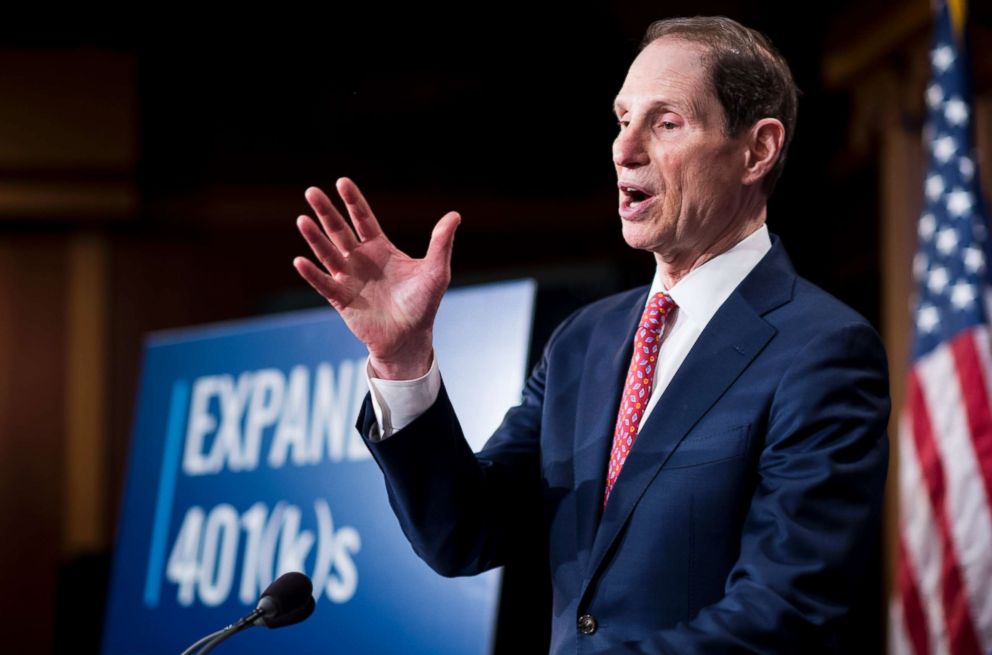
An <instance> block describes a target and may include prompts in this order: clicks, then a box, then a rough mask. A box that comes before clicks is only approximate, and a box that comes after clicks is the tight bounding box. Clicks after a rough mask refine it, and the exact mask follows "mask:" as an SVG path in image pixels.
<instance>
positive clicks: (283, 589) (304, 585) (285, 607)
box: [258, 571, 313, 621]
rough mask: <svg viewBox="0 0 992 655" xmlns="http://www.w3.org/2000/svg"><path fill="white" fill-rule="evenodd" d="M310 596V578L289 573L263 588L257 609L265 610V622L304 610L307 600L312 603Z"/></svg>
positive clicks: (311, 588)
mask: <svg viewBox="0 0 992 655" xmlns="http://www.w3.org/2000/svg"><path fill="white" fill-rule="evenodd" d="M311 594H313V583H312V582H310V578H308V577H307V576H305V575H303V574H302V573H299V572H296V571H291V572H289V573H284V574H282V575H280V576H279V577H278V578H276V579H275V581H273V583H272V584H270V585H269V586H268V587H266V588H265V591H263V592H262V599H261V600H260V601H259V602H258V608H259V609H262V610H265V618H266V619H267V620H268V619H275V618H278V617H280V616H283V615H285V614H288V613H289V612H294V611H296V610H299V609H302V608H305V607H306V605H307V600H310V601H313V596H312V595H311ZM311 611H312V610H311ZM304 618H306V617H304ZM300 620H301V621H302V620H303V619H300Z"/></svg>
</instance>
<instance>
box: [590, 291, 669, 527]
mask: <svg viewBox="0 0 992 655" xmlns="http://www.w3.org/2000/svg"><path fill="white" fill-rule="evenodd" d="M675 308H676V304H675V301H674V300H672V297H671V296H669V295H668V294H667V293H665V292H664V291H659V292H658V293H656V294H655V295H654V297H653V298H651V302H649V303H648V306H647V307H646V308H645V309H644V315H643V316H641V325H640V327H639V328H638V329H637V333H636V334H634V354H633V356H632V357H631V359H630V370H629V371H628V372H627V381H626V382H625V383H624V386H623V397H622V399H621V400H620V411H619V412H618V414H617V425H616V427H615V428H614V429H613V448H612V450H610V467H609V469H608V470H607V472H606V493H605V494H604V495H603V507H606V501H607V500H609V498H610V491H612V490H613V485H614V484H615V483H616V481H617V477H619V475H620V469H621V468H623V463H624V462H625V461H627V456H628V455H629V454H630V449H631V447H632V446H633V445H634V440H635V439H637V428H638V426H639V425H640V424H641V417H642V416H644V408H645V407H647V405H648V401H649V400H650V399H651V388H652V387H653V386H654V369H655V367H656V365H657V364H656V361H657V359H658V346H659V343H660V341H661V334H662V331H664V329H665V318H666V317H667V316H668V315H669V314H670V313H671V312H672V310H674V309H675Z"/></svg>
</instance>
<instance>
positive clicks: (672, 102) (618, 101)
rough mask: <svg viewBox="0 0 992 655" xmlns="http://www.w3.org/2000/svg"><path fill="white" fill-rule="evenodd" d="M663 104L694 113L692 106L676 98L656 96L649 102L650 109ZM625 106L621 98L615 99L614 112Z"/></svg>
mask: <svg viewBox="0 0 992 655" xmlns="http://www.w3.org/2000/svg"><path fill="white" fill-rule="evenodd" d="M662 105H665V106H668V107H673V108H675V109H678V110H679V111H683V112H690V113H694V112H693V110H692V108H691V107H690V106H688V105H685V104H683V103H681V102H678V101H676V100H669V99H667V98H656V99H654V100H652V101H651V102H649V103H648V109H654V108H655V107H658V106H662ZM624 106H626V105H625V103H624V102H623V101H622V100H621V99H620V98H616V99H615V100H614V101H613V113H614V114H615V113H616V112H617V110H619V109H620V108H621V107H624Z"/></svg>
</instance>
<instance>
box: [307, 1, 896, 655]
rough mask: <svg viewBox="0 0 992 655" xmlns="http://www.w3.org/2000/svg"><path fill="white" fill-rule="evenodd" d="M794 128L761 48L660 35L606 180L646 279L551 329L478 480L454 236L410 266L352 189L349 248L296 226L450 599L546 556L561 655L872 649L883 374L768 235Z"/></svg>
mask: <svg viewBox="0 0 992 655" xmlns="http://www.w3.org/2000/svg"><path fill="white" fill-rule="evenodd" d="M795 105H796V89H795V86H794V83H793V82H792V78H791V74H790V73H789V70H788V66H787V65H786V64H785V62H784V61H783V60H782V58H781V56H780V55H779V54H778V53H777V52H776V51H775V50H774V49H773V48H772V47H771V46H770V45H769V44H768V42H767V41H766V40H765V39H764V38H763V37H762V36H761V35H760V34H758V33H756V32H754V31H752V30H749V29H747V28H745V27H743V26H741V25H739V24H737V23H735V22H734V21H731V20H729V19H726V18H693V19H674V20H670V21H659V22H658V23H655V24H653V25H652V26H651V27H650V28H649V30H648V33H647V35H646V37H645V39H644V45H643V46H642V49H641V51H640V53H639V54H638V56H637V58H636V59H635V60H634V62H633V63H632V64H631V66H630V70H629V72H628V74H627V77H626V79H625V81H624V83H623V87H622V88H621V89H620V93H619V94H618V96H617V98H616V103H615V107H616V113H617V119H618V122H619V134H618V135H617V138H616V141H615V142H614V146H613V160H614V164H615V167H616V171H617V179H618V186H619V187H620V194H619V204H620V206H619V213H620V218H621V226H622V231H623V237H624V239H625V240H626V242H627V243H628V244H629V245H630V246H631V247H634V248H638V249H642V250H647V251H650V252H652V253H654V256H655V259H656V261H657V273H656V276H655V279H654V281H653V283H652V284H651V285H650V287H647V286H645V287H640V288H637V289H633V290H631V291H627V292H624V293H620V294H616V295H613V296H610V297H608V298H605V299H603V300H600V301H598V302H595V303H592V304H591V305H588V306H586V307H584V308H582V309H580V310H578V311H577V312H575V313H573V314H572V315H571V316H569V317H568V318H567V319H566V320H565V321H564V322H563V323H562V324H561V325H560V326H558V328H557V329H556V330H555V332H554V334H553V335H552V336H551V338H550V340H549V342H548V344H547V347H546V348H545V350H544V354H543V357H542V359H541V361H540V362H539V364H538V365H537V366H536V367H535V368H534V370H533V372H532V374H531V376H530V378H529V379H528V381H527V383H526V385H525V387H524V390H523V395H522V401H521V404H520V405H518V406H516V407H514V408H512V409H511V410H510V411H509V412H508V413H507V415H506V417H505V419H504V421H503V423H502V425H501V426H500V427H499V429H498V430H497V431H496V433H495V434H494V435H493V436H492V438H491V439H490V440H489V442H488V443H487V444H486V446H485V447H484V448H483V450H482V451H480V452H479V453H478V454H477V455H474V454H473V453H472V452H471V450H470V449H469V447H468V446H467V444H466V443H465V440H464V438H463V436H462V434H461V430H460V427H459V425H458V420H457V418H456V417H455V415H454V412H453V410H452V408H451V405H450V402H449V401H448V397H447V393H446V392H445V389H444V385H443V382H442V380H441V378H440V374H439V373H438V366H437V362H436V361H435V360H434V357H433V350H432V345H431V343H432V342H431V328H432V324H433V318H434V315H435V312H436V310H437V307H438V304H439V303H440V299H441V295H442V293H443V292H444V290H445V289H446V287H447V285H448V282H449V279H450V271H449V261H450V254H451V249H452V243H453V238H454V232H455V229H456V227H457V225H458V223H459V220H460V217H459V216H458V214H457V213H455V212H451V213H449V214H447V215H445V216H444V217H443V218H442V219H441V220H440V221H439V222H438V224H437V226H436V227H435V228H434V233H433V235H432V238H431V243H430V247H429V249H428V253H427V256H426V257H425V258H424V259H423V260H414V259H410V258H409V257H407V256H406V255H404V254H403V253H401V252H399V251H397V250H396V249H395V248H394V247H393V246H392V245H391V244H390V243H389V242H388V240H387V239H386V238H385V236H384V235H383V234H382V232H381V230H380V228H379V226H378V223H377V221H376V219H375V218H374V216H373V214H372V212H371V210H370V208H369V206H368V204H367V203H366V202H365V200H364V198H363V197H362V195H361V194H360V192H359V191H358V189H357V187H356V186H355V185H354V183H352V182H351V181H350V180H348V179H346V178H342V179H340V180H338V184H337V189H338V192H339V193H340V195H341V197H342V199H343V200H344V202H345V204H346V206H347V208H348V211H349V214H350V215H351V218H352V221H353V222H354V226H355V229H356V230H357V237H356V235H355V234H353V233H352V231H351V229H350V228H349V227H348V224H347V223H346V222H345V221H344V219H343V218H342V217H341V216H340V215H339V214H338V213H337V211H336V210H335V209H334V207H333V205H332V204H331V202H330V201H329V200H328V198H327V197H326V196H325V195H324V194H323V193H322V192H320V190H319V189H316V188H311V189H308V190H307V193H306V196H307V199H308V200H309V202H310V204H311V206H312V207H313V209H314V211H315V212H316V213H317V215H318V216H319V217H320V220H321V223H322V224H323V227H324V231H326V236H325V234H324V232H322V231H321V229H320V228H318V227H317V226H316V224H315V223H314V222H313V221H312V220H310V219H309V218H307V217H300V219H299V221H298V225H299V227H300V229H301V231H302V233H303V234H304V236H305V237H306V239H307V240H308V242H309V243H310V245H311V247H312V248H313V251H314V252H315V253H316V255H317V256H318V258H319V259H320V260H321V262H322V263H323V264H324V266H325V267H326V268H327V270H328V271H329V272H330V274H327V273H324V272H323V271H321V270H320V269H318V268H317V267H316V266H314V265H313V264H312V263H311V262H309V261H308V260H306V259H304V258H297V259H296V260H295V265H296V267H297V269H298V270H299V272H300V274H301V275H302V276H303V277H304V278H305V279H307V281H308V282H310V284H312V285H313V286H314V288H316V289H317V290H318V291H319V292H320V293H321V294H322V295H324V297H325V298H327V300H328V301H329V302H330V303H331V304H332V305H333V306H334V307H335V308H336V309H337V310H338V311H339V312H340V313H341V315H342V317H343V318H344V320H345V321H346V322H347V324H348V325H349V327H350V328H351V329H352V330H353V331H354V333H355V334H356V336H358V338H360V339H361V340H362V341H363V342H365V343H366V344H367V346H368V349H369V361H368V370H369V373H370V386H371V389H372V391H371V393H370V396H369V397H368V398H366V402H365V406H364V408H363V410H362V413H361V415H360V417H359V420H358V427H359V430H360V431H361V432H362V434H363V435H364V436H365V437H366V440H367V442H368V446H369V448H370V449H371V451H372V453H373V455H374V457H375V459H376V461H377V462H378V464H379V466H380V467H381V469H382V470H383V472H384V474H385V477H386V484H387V487H388V489H389V496H390V501H391V503H392V504H393V508H394V510H395V511H396V514H397V516H398V518H399V520H400V523H401V525H402V526H403V529H404V531H405V533H406V535H407V536H408V538H409V539H410V541H411V543H412V544H413V547H414V549H415V550H416V551H417V553H418V554H419V555H420V556H421V557H422V558H424V559H425V560H426V561H427V562H428V563H429V564H430V565H431V566H432V567H433V568H434V569H435V570H437V571H438V572H440V573H442V574H444V575H469V574H474V573H478V572H480V571H483V570H486V569H489V568H492V567H495V566H499V565H500V564H502V563H503V562H505V561H506V560H507V559H508V558H510V557H512V556H513V554H514V553H516V552H521V551H525V550H527V549H528V548H532V547H533V544H535V543H542V539H543V538H546V539H547V543H548V544H549V550H548V557H549V562H550V565H551V572H552V595H553V616H552V643H551V652H553V653H606V652H616V653H621V652H639V653H663V652H664V653H695V652H701V653H723V652H760V653H811V652H860V651H861V650H862V649H863V646H864V642H863V641H860V640H859V637H860V635H857V634H856V633H857V631H858V630H859V629H861V628H863V627H866V626H867V627H868V628H869V629H872V630H874V629H875V628H876V627H877V625H876V624H877V623H878V621H879V619H878V618H877V617H876V616H874V615H873V610H874V609H875V608H876V599H877V597H878V589H876V588H874V587H873V586H872V585H871V584H870V583H869V581H871V580H875V579H876V578H875V576H874V575H873V573H874V571H873V570H872V566H873V565H877V561H878V557H877V555H878V551H879V544H878V532H879V517H880V513H881V505H882V494H883V487H884V482H885V475H886V467H887V459H888V443H887V439H886V434H885V427H886V422H887V420H888V416H889V397H888V374H887V369H886V361H885V354H884V350H883V347H882V344H881V341H880V339H879V337H878V334H877V333H876V332H875V331H874V330H873V329H872V328H871V326H870V325H869V324H868V323H867V322H866V321H865V320H864V319H863V318H862V317H861V316H859V315H858V314H856V313H855V312H854V311H852V310H851V309H849V308H847V307H846V306H844V305H843V304H841V303H840V302H839V301H837V300H836V299H834V298H832V297H831V296H829V295H828V294H826V293H825V292H823V291H822V290H820V289H818V288H816V287H814V286H813V285H811V284H810V283H809V282H807V281H806V280H804V279H802V278H800V277H798V276H797V275H796V273H795V271H794V270H793V268H792V266H791V264H790V262H789V259H788V257H787V256H786V254H785V251H784V249H783V247H782V244H781V242H780V241H779V240H778V239H777V237H774V236H770V235H769V233H768V231H767V228H766V227H765V218H766V203H767V198H768V195H769V194H770V193H771V191H772V189H773V188H774V185H775V182H776V180H777V179H778V176H779V174H780V173H781V168H782V165H783V161H784V156H785V151H786V149H787V147H788V143H789V141H790V139H791V137H792V132H793V130H794V124H795ZM535 525H536V526H539V527H537V528H534V527H533V526H535ZM538 531H540V533H539V532H538Z"/></svg>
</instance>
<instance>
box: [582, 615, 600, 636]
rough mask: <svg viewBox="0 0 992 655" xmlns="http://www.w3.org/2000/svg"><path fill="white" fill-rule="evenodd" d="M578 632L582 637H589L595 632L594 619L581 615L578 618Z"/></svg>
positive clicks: (591, 616)
mask: <svg viewBox="0 0 992 655" xmlns="http://www.w3.org/2000/svg"><path fill="white" fill-rule="evenodd" d="M579 632H581V633H582V634H584V635H591V634H592V633H594V632H596V617H594V616H593V615H592V614H583V615H582V616H580V617H579Z"/></svg>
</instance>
